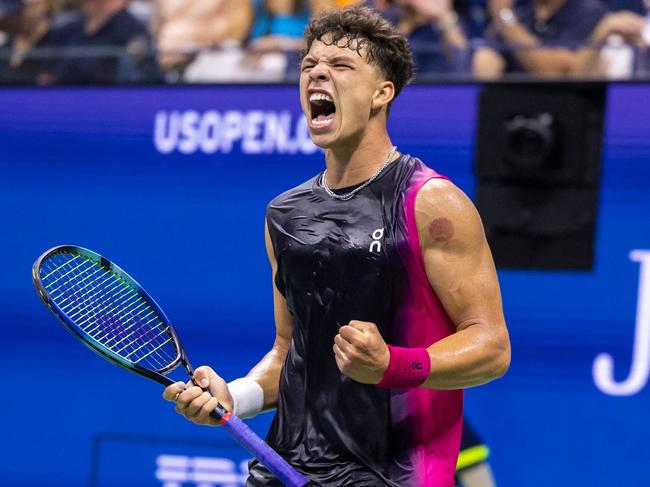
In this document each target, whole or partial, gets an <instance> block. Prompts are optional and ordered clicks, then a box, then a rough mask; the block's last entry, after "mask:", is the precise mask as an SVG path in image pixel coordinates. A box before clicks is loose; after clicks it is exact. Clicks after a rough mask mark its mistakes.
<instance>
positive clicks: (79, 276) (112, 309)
mask: <svg viewBox="0 0 650 487" xmlns="http://www.w3.org/2000/svg"><path fill="white" fill-rule="evenodd" d="M40 272H41V281H42V283H43V285H44V287H45V289H46V290H47V291H48V292H49V293H50V296H51V298H52V300H53V301H54V302H55V303H56V304H57V306H59V307H60V308H61V309H62V310H63V311H64V312H65V313H66V315H67V316H69V317H70V318H71V319H72V320H73V321H74V322H75V323H76V324H77V326H78V327H79V328H80V329H81V330H82V331H83V332H84V333H86V334H87V335H88V336H90V337H92V339H93V340H95V341H96V342H98V343H99V344H101V345H102V346H104V347H106V348H108V349H109V350H111V351H112V352H113V353H115V354H117V355H119V356H120V357H122V358H123V359H125V360H128V361H129V362H131V363H137V364H139V365H142V366H144V367H147V368H150V369H154V370H160V369H163V368H165V367H167V366H168V365H169V364H171V363H172V362H174V361H175V360H176V358H177V355H178V351H177V349H176V344H175V343H174V340H173V338H172V334H171V333H170V332H169V327H168V326H166V325H165V324H164V323H163V322H162V321H161V320H160V318H159V316H158V313H157V312H156V311H155V310H154V309H153V308H152V307H151V306H150V305H149V303H147V302H146V301H145V300H144V299H143V298H142V297H141V296H140V294H139V293H138V292H137V291H136V290H135V289H133V287H132V286H131V285H129V284H128V283H127V282H125V281H124V280H123V279H121V278H120V277H119V276H117V275H116V274H115V273H113V272H111V271H110V270H108V269H105V268H103V267H102V266H101V265H100V264H99V263H97V262H95V261H94V260H92V259H89V258H87V257H85V256H81V255H73V254H68V253H60V254H55V255H53V256H52V257H50V258H49V259H48V260H46V261H44V262H43V263H42V265H41V271H40Z"/></svg>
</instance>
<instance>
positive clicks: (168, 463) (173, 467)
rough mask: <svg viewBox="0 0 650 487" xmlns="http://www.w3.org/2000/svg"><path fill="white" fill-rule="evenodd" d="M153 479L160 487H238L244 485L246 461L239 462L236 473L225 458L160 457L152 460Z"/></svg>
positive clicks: (246, 470) (235, 469) (246, 472)
mask: <svg viewBox="0 0 650 487" xmlns="http://www.w3.org/2000/svg"><path fill="white" fill-rule="evenodd" d="M156 466H157V469H156V478H157V479H158V480H159V481H160V482H162V485H163V487H181V486H184V485H188V484H189V485H196V486H197V487H207V486H212V487H216V486H222V487H239V486H242V487H243V486H244V485H245V484H246V479H247V478H248V461H242V462H240V464H239V469H237V465H236V464H235V462H233V461H232V460H230V459H228V458H212V457H187V456H183V455H160V456H158V458H157V459H156Z"/></svg>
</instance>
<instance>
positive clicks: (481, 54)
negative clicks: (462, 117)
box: [473, 0, 607, 78]
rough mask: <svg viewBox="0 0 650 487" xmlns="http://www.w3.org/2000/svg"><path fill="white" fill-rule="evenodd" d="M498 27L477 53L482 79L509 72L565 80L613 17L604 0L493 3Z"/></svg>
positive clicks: (505, 0)
mask: <svg viewBox="0 0 650 487" xmlns="http://www.w3.org/2000/svg"><path fill="white" fill-rule="evenodd" d="M487 5H488V11H489V13H490V16H491V19H492V24H491V27H490V29H488V31H487V33H486V39H487V42H488V45H487V46H486V47H482V48H479V49H477V51H476V52H475V54H474V59H473V71H474V73H475V75H476V76H477V77H479V78H496V77H499V76H501V75H502V74H503V73H529V74H533V75H538V76H565V75H569V74H571V73H573V72H574V71H575V69H576V63H577V59H578V52H577V49H578V48H579V47H581V46H582V45H584V44H585V43H586V42H588V40H589V36H590V35H591V32H592V31H593V30H594V28H595V27H596V25H597V24H598V23H599V22H600V20H601V19H602V18H603V16H604V15H605V14H606V13H607V7H606V6H605V4H604V3H602V2H601V1H600V0H526V1H524V2H522V3H521V4H520V5H518V6H516V7H515V6H514V5H513V0H488V4H487Z"/></svg>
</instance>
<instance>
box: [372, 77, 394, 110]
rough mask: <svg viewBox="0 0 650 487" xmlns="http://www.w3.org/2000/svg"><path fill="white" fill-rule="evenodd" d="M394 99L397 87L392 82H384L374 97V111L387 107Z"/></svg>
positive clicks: (380, 84)
mask: <svg viewBox="0 0 650 487" xmlns="http://www.w3.org/2000/svg"><path fill="white" fill-rule="evenodd" d="M393 98H395V85H394V84H393V82H392V81H382V82H381V83H379V86H378V87H377V89H376V91H375V93H374V95H373V97H372V109H373V110H377V109H379V108H382V107H384V106H387V105H388V104H389V103H390V102H391V101H393Z"/></svg>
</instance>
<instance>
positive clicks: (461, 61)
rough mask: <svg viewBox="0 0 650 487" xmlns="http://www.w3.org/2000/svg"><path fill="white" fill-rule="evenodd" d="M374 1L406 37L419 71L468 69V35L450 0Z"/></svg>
mask: <svg viewBox="0 0 650 487" xmlns="http://www.w3.org/2000/svg"><path fill="white" fill-rule="evenodd" d="M375 4H376V7H377V9H378V10H380V11H381V12H383V13H384V15H385V16H386V17H387V18H388V19H390V20H391V21H392V22H393V23H394V24H395V25H397V27H398V28H399V30H400V31H401V32H402V33H403V34H404V35H405V36H406V37H407V39H408V40H409V43H410V44H411V47H412V49H413V58H414V60H415V67H416V70H417V72H418V73H420V74H423V73H424V74H426V73H453V72H456V73H464V72H467V71H468V64H469V63H468V61H467V52H468V51H467V48H468V42H467V37H466V36H465V33H464V30H463V26H462V24H461V19H460V18H459V16H458V13H456V11H455V10H454V8H453V3H452V0H377V1H376V2H375Z"/></svg>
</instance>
